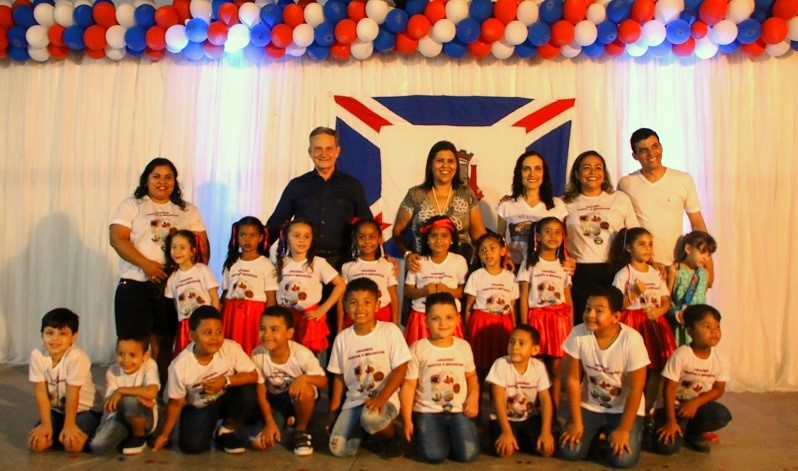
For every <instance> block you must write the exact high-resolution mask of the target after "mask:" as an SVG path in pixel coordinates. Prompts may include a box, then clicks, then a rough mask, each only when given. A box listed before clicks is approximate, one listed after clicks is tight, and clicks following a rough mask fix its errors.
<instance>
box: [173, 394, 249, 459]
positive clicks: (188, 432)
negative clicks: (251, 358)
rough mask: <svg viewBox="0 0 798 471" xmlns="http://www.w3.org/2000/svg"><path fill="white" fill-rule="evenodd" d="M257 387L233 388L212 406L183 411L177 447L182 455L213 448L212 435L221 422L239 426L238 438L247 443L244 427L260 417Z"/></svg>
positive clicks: (186, 408) (187, 408)
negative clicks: (258, 413)
mask: <svg viewBox="0 0 798 471" xmlns="http://www.w3.org/2000/svg"><path fill="white" fill-rule="evenodd" d="M256 409H257V399H256V393H255V385H254V384H247V385H244V386H238V387H232V388H230V389H228V390H227V392H226V393H224V395H223V396H222V397H220V398H219V399H217V400H216V401H214V402H213V403H211V404H209V405H207V406H205V407H203V408H197V407H194V406H192V405H187V406H185V407H183V410H182V411H181V412H180V427H179V430H180V431H179V435H178V438H177V444H178V446H179V447H180V449H181V450H183V453H187V454H196V453H202V452H203V451H207V450H209V449H210V448H211V439H212V438H213V431H214V430H215V429H216V422H217V421H218V420H219V419H224V420H230V421H233V422H235V423H236V425H237V426H239V427H238V429H237V430H236V432H237V433H236V435H239V434H240V435H241V437H240V438H242V439H245V438H246V437H245V435H246V429H245V428H244V427H242V425H245V424H246V423H247V422H248V421H250V420H251V419H254V418H256V416H257V410H256Z"/></svg>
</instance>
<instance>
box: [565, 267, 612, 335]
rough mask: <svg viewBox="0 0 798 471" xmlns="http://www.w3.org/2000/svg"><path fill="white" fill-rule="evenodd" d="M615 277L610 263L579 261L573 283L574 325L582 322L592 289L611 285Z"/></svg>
mask: <svg viewBox="0 0 798 471" xmlns="http://www.w3.org/2000/svg"><path fill="white" fill-rule="evenodd" d="M613 278H615V273H612V270H611V269H610V265H609V263H577V264H576V270H575V271H574V277H573V284H572V285H571V298H572V299H573V301H574V304H573V306H574V325H579V324H581V323H582V316H583V315H584V313H585V305H586V304H587V298H588V294H589V293H590V291H591V290H592V289H593V288H594V287H596V286H602V285H611V284H612V280H613Z"/></svg>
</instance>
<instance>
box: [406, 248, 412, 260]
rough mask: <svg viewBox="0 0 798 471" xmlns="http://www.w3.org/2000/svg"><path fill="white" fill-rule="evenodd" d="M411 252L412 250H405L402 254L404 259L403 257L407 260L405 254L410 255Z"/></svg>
mask: <svg viewBox="0 0 798 471" xmlns="http://www.w3.org/2000/svg"><path fill="white" fill-rule="evenodd" d="M412 253H413V251H412V250H407V251H405V256H404V259H405V260H407V256H408V255H410V254H412Z"/></svg>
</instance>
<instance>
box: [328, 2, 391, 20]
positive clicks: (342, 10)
mask: <svg viewBox="0 0 798 471" xmlns="http://www.w3.org/2000/svg"><path fill="white" fill-rule="evenodd" d="M323 9H324V21H328V22H330V23H332V24H338V22H339V21H341V20H343V19H345V18H346V4H344V3H343V2H339V1H337V0H330V1H329V2H327V3H325V4H324V7H323ZM405 14H406V13H405Z"/></svg>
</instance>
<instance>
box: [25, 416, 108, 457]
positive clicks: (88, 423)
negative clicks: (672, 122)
mask: <svg viewBox="0 0 798 471" xmlns="http://www.w3.org/2000/svg"><path fill="white" fill-rule="evenodd" d="M101 418H102V412H97V411H93V410H85V411H83V412H78V413H77V415H76V416H75V425H77V426H78V428H79V429H80V431H81V432H83V433H85V434H86V435H88V436H90V437H91V434H93V433H94V431H95V430H96V429H97V424H99V423H100V419H101ZM64 419H65V416H64V414H63V413H62V412H60V411H57V410H55V409H50V423H51V424H52V426H53V435H52V440H53V448H62V447H63V446H62V445H61V442H60V441H59V440H58V437H59V436H60V435H61V431H62V430H64ZM41 423H42V421H41V420H37V421H36V425H40V424H41ZM88 443H89V442H88V441H87V442H86V446H87V447H88Z"/></svg>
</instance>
